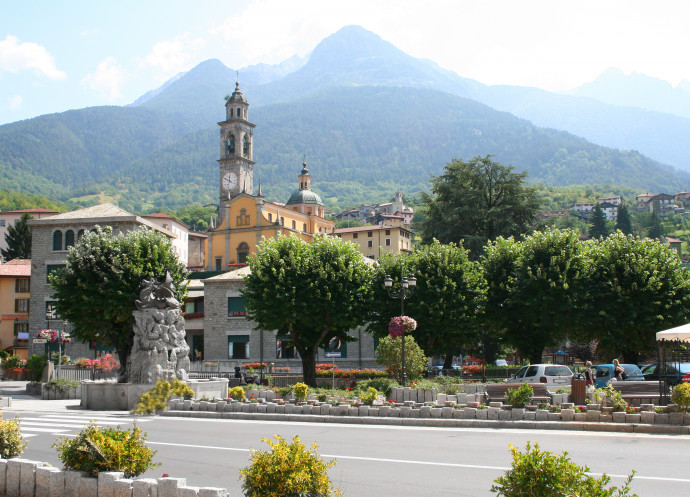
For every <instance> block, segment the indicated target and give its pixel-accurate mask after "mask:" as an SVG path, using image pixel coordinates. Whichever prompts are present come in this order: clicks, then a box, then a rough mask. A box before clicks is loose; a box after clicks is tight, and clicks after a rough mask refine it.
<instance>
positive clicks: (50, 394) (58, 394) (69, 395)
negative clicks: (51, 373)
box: [41, 384, 81, 400]
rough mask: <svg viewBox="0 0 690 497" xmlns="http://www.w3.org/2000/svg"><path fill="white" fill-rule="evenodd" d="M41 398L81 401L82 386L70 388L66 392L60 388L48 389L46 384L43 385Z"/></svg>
mask: <svg viewBox="0 0 690 497" xmlns="http://www.w3.org/2000/svg"><path fill="white" fill-rule="evenodd" d="M42 387H43V388H42V389H41V398H42V399H43V400H67V399H80V398H81V385H79V386H78V387H70V388H66V389H64V390H60V389H58V388H46V386H45V384H43V385H42Z"/></svg>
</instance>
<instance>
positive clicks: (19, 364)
mask: <svg viewBox="0 0 690 497" xmlns="http://www.w3.org/2000/svg"><path fill="white" fill-rule="evenodd" d="M25 366H26V361H25V360H24V359H22V358H21V357H20V356H18V355H11V356H9V357H7V358H6V359H5V360H4V361H3V362H2V367H3V368H5V369H22V368H24V367H25Z"/></svg>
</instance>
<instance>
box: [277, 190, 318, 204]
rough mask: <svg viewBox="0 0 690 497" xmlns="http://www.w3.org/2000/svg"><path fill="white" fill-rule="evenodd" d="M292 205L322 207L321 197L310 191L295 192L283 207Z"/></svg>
mask: <svg viewBox="0 0 690 497" xmlns="http://www.w3.org/2000/svg"><path fill="white" fill-rule="evenodd" d="M294 204H317V205H323V202H322V201H321V197H319V195H318V194H317V193H314V192H313V191H311V190H296V191H295V192H294V193H293V194H292V195H291V196H290V200H288V201H287V204H285V205H294Z"/></svg>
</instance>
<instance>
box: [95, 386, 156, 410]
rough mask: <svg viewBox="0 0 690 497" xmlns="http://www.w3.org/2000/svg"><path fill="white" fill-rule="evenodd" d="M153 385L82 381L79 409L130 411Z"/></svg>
mask: <svg viewBox="0 0 690 497" xmlns="http://www.w3.org/2000/svg"><path fill="white" fill-rule="evenodd" d="M153 387H154V385H140V384H134V383H114V382H106V381H91V380H84V381H82V382H81V407H82V409H90V410H93V411H131V410H132V409H134V406H136V405H137V403H138V402H139V397H141V394H142V393H145V392H148V391H149V390H151V389H152V388H153Z"/></svg>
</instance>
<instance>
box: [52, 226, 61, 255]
mask: <svg viewBox="0 0 690 497" xmlns="http://www.w3.org/2000/svg"><path fill="white" fill-rule="evenodd" d="M53 250H62V231H60V230H55V232H53Z"/></svg>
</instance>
